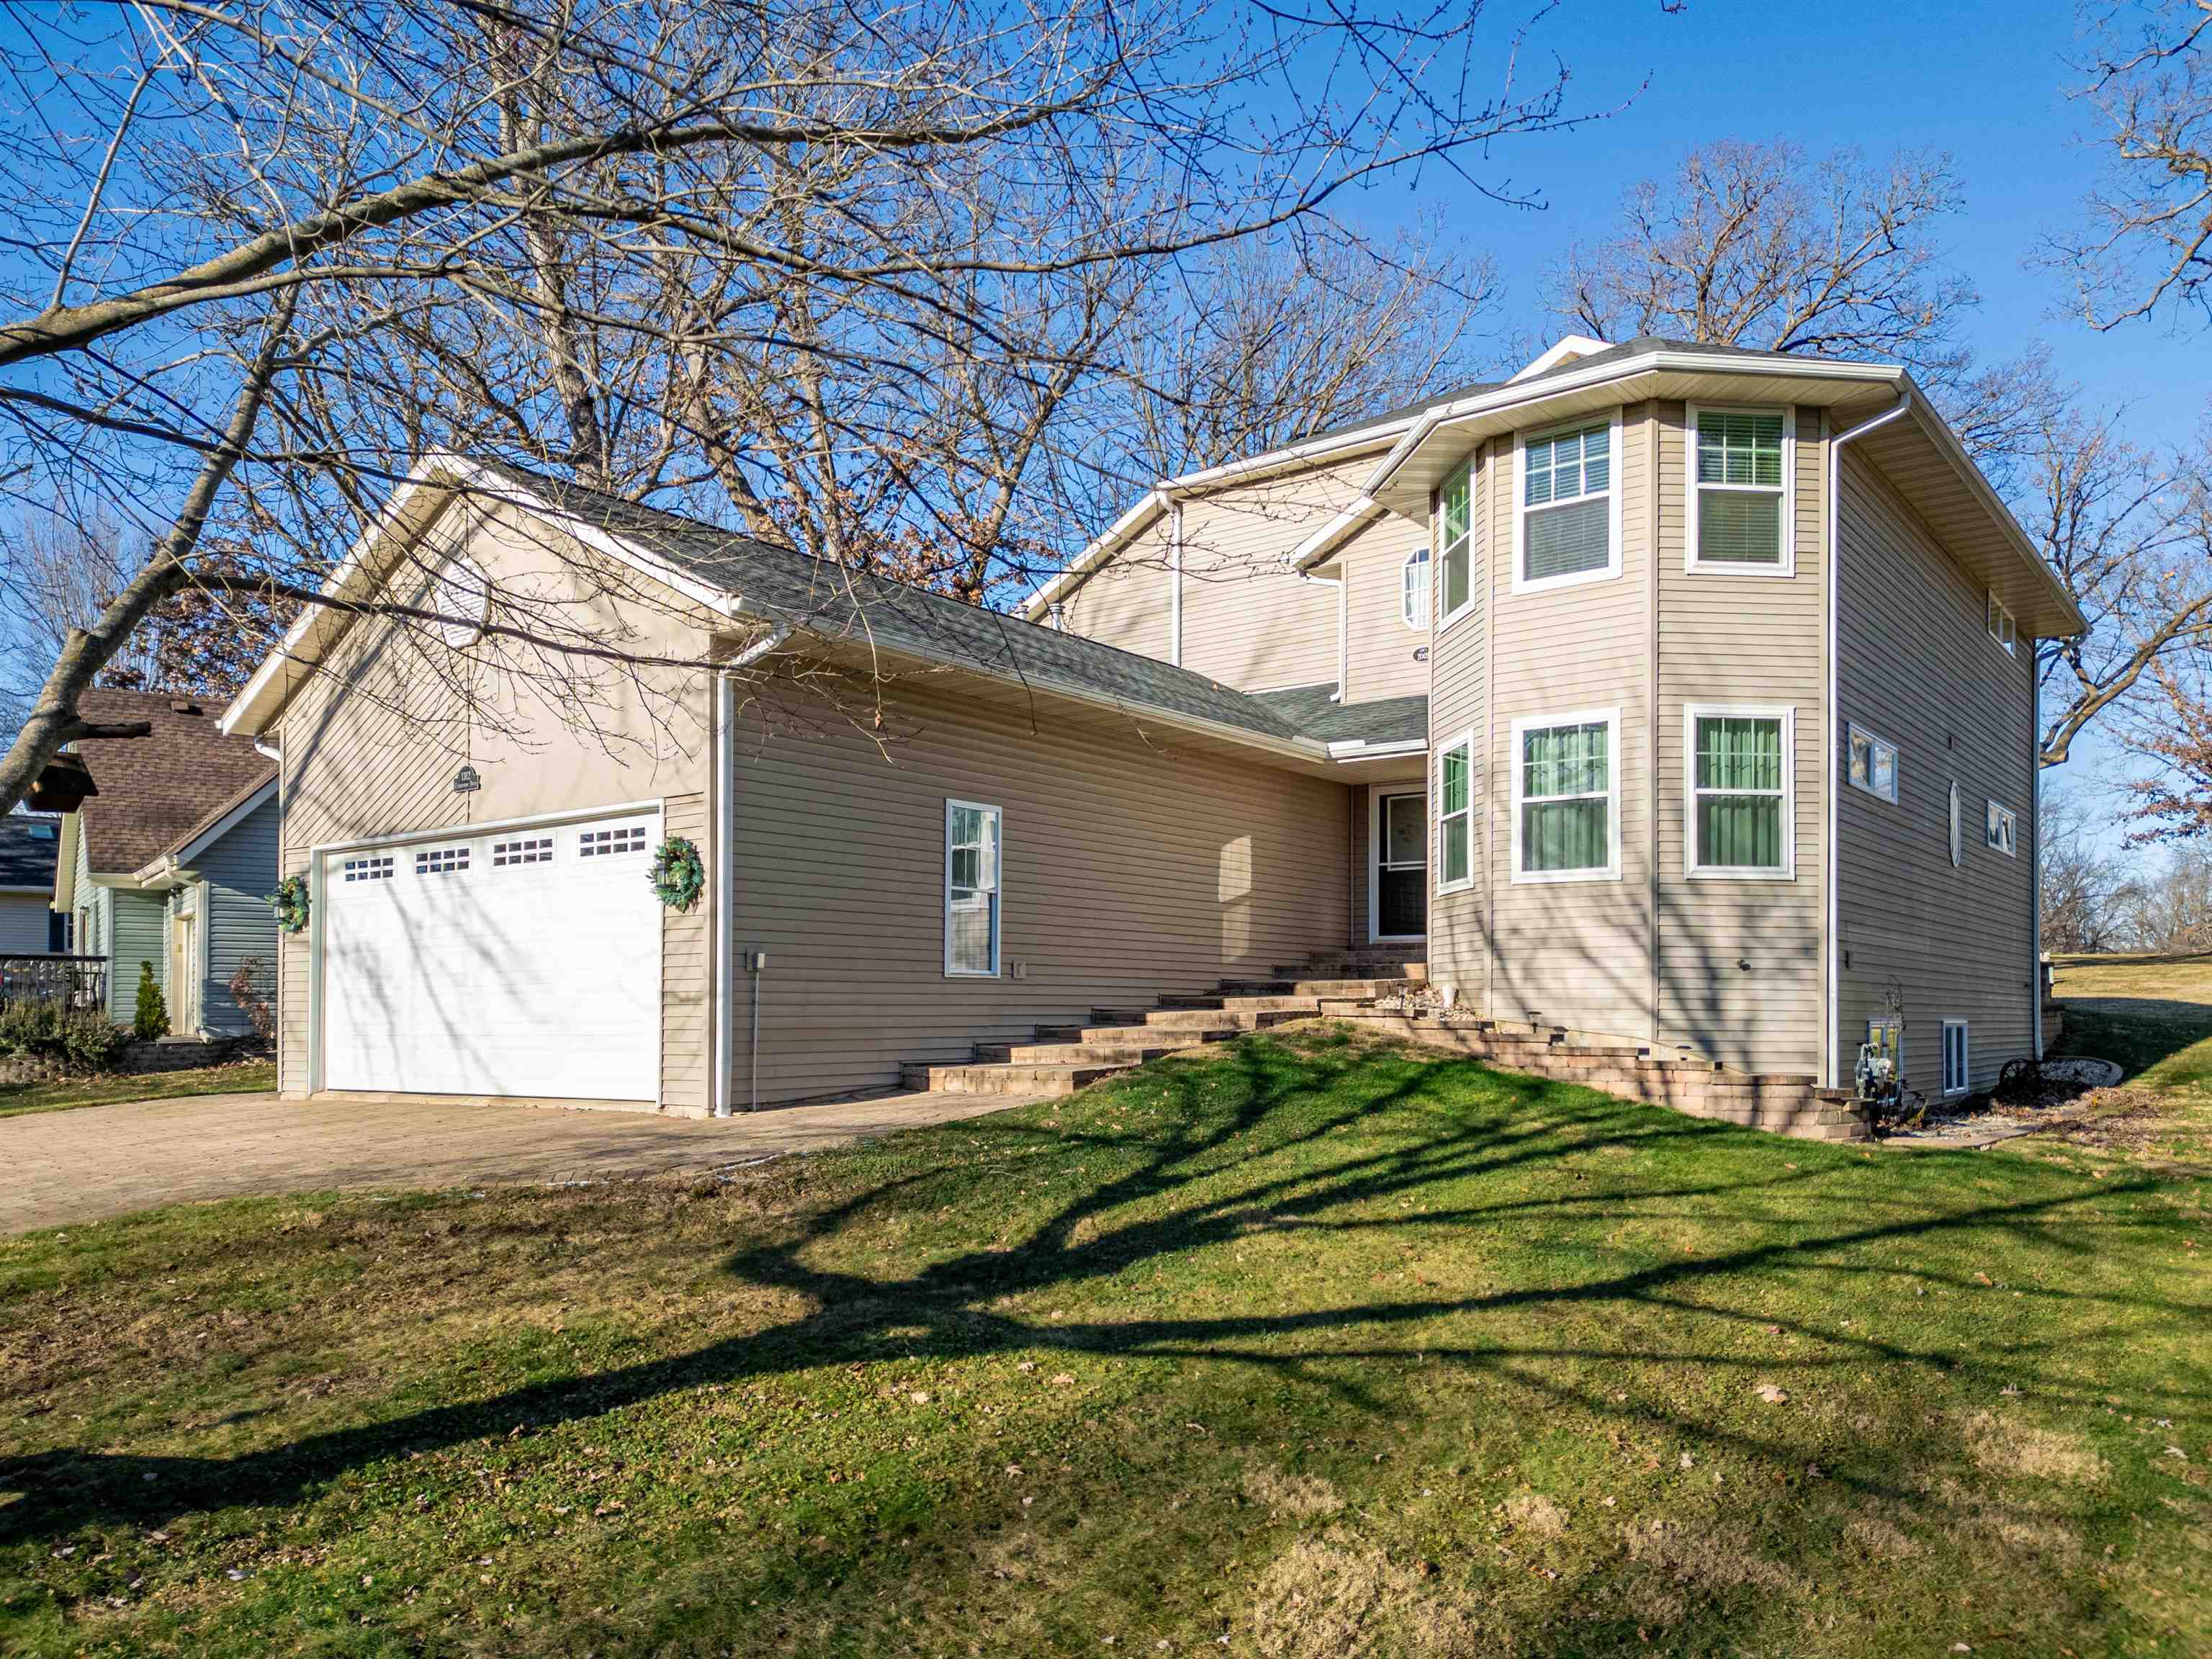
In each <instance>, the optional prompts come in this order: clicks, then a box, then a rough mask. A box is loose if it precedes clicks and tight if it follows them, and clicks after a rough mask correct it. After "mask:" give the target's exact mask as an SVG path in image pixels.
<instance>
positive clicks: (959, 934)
mask: <svg viewBox="0 0 2212 1659" xmlns="http://www.w3.org/2000/svg"><path fill="white" fill-rule="evenodd" d="M999 843H1000V836H999V809H998V808H997V807H995V806H981V805H977V804H976V803H975V802H974V801H965V800H948V801H946V802H945V972H946V973H947V974H948V975H957V976H961V977H970V978H973V977H981V978H991V977H994V976H995V975H997V973H998V971H999V854H1000V844H999Z"/></svg>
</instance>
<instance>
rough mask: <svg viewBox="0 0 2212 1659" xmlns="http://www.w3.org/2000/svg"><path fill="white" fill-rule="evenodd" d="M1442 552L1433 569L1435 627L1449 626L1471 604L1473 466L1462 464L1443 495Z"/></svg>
mask: <svg viewBox="0 0 2212 1659" xmlns="http://www.w3.org/2000/svg"><path fill="white" fill-rule="evenodd" d="M1437 590H1438V592H1437V626H1438V627H1440V628H1449V627H1450V626H1451V625H1452V624H1453V623H1455V622H1457V621H1458V620H1459V619H1460V618H1461V617H1464V616H1465V615H1467V613H1468V609H1469V608H1470V607H1471V606H1472V605H1474V468H1473V467H1472V466H1466V467H1462V468H1461V469H1460V470H1459V471H1458V472H1457V473H1456V474H1455V475H1454V476H1453V477H1452V480H1451V482H1450V483H1447V484H1446V485H1445V486H1444V494H1443V557H1442V559H1441V561H1440V562H1439V564H1438V566H1437Z"/></svg>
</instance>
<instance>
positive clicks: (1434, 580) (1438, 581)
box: [1429, 457, 1475, 634]
mask: <svg viewBox="0 0 2212 1659" xmlns="http://www.w3.org/2000/svg"><path fill="white" fill-rule="evenodd" d="M1457 477H1464V478H1465V479H1466V480H1467V603H1466V604H1464V605H1462V606H1460V608H1459V609H1458V610H1456V611H1447V610H1445V609H1444V565H1445V562H1446V561H1447V558H1448V556H1449V553H1450V547H1449V544H1447V543H1446V542H1445V540H1444V513H1443V498H1444V495H1445V494H1447V493H1449V490H1450V488H1451V485H1452V482H1453V480H1454V479H1455V478H1457ZM1474 493H1475V477H1474V459H1473V458H1472V457H1470V458H1469V459H1468V460H1467V461H1466V462H1465V463H1464V464H1463V465H1462V466H1461V467H1460V469H1459V471H1457V472H1456V473H1448V474H1446V475H1445V478H1444V489H1443V491H1441V492H1439V493H1438V495H1437V527H1436V530H1435V532H1433V533H1432V535H1431V538H1430V541H1431V547H1430V554H1431V557H1430V561H1429V580H1430V584H1431V590H1432V591H1431V592H1430V595H1429V614H1430V615H1431V617H1435V618H1436V631H1437V633H1439V634H1442V633H1443V632H1444V631H1445V630H1446V629H1449V628H1450V627H1451V625H1452V624H1453V623H1455V622H1457V621H1459V620H1460V619H1461V618H1462V617H1468V616H1472V615H1473V614H1474V532H1475V522H1474V511H1475V499H1474Z"/></svg>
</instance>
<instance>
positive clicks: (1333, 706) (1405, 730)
mask: <svg viewBox="0 0 2212 1659" xmlns="http://www.w3.org/2000/svg"><path fill="white" fill-rule="evenodd" d="M1252 695H1253V696H1254V697H1255V698H1256V699H1257V700H1258V701H1259V702H1264V703H1266V704H1267V706H1268V707H1269V708H1273V710H1274V711H1275V712H1276V713H1277V714H1280V715H1282V716H1283V718H1284V719H1285V720H1289V721H1291V724H1293V725H1295V726H1297V728H1298V730H1299V731H1301V732H1304V733H1305V734H1306V735H1307V736H1308V737H1313V738H1320V739H1321V740H1322V742H1323V743H1425V742H1426V741H1427V740H1428V736H1429V700H1428V699H1427V698H1426V697H1382V698H1378V699H1376V701H1375V702H1337V701H1336V687H1335V685H1334V684H1327V685H1294V686H1291V687H1290V688H1288V689H1287V690H1281V691H1255V692H1254V693H1253V694H1252Z"/></svg>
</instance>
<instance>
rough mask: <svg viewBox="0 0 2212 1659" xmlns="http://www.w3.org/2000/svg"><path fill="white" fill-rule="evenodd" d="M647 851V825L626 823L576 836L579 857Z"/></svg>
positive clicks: (599, 857) (608, 855)
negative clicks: (614, 827)
mask: <svg viewBox="0 0 2212 1659" xmlns="http://www.w3.org/2000/svg"><path fill="white" fill-rule="evenodd" d="M643 851H645V826H644V825H643V824H641V823H625V824H623V825H621V826H619V827H618V828H616V829H586V830H584V831H583V832H582V833H581V834H580V835H579V836H577V837H576V855H577V856H578V857H579V858H586V859H604V858H611V857H612V856H613V855H614V854H617V853H642V852H643Z"/></svg>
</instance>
